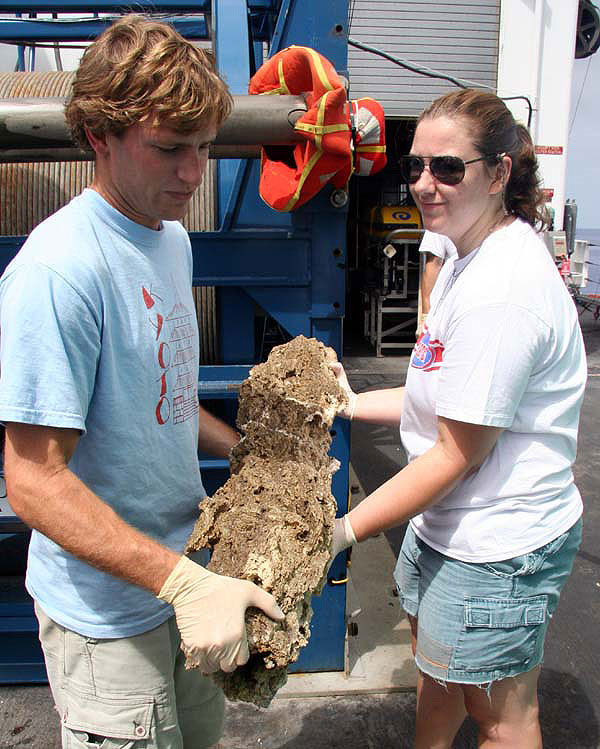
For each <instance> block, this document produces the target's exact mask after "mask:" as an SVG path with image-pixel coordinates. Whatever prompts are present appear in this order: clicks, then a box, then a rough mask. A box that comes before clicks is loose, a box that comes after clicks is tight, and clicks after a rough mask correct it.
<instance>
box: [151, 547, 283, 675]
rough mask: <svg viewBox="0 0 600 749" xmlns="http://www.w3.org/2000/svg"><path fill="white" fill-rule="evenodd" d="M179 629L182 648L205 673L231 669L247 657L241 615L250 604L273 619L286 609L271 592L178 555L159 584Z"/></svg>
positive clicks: (281, 617) (162, 598)
mask: <svg viewBox="0 0 600 749" xmlns="http://www.w3.org/2000/svg"><path fill="white" fill-rule="evenodd" d="M158 597H159V598H160V599H161V600H163V601H166V602H167V603H170V604H171V605H172V606H173V609H174V611H175V620H176V622H177V627H178V628H179V632H180V634H181V649H182V650H183V652H184V653H185V654H186V656H187V657H188V658H189V659H190V660H192V661H193V663H194V665H195V666H197V667H198V668H200V670H201V671H202V672H203V673H205V674H210V673H213V672H214V671H218V670H219V669H221V671H233V670H234V669H235V668H237V666H241V665H243V664H244V663H246V661H247V660H248V658H249V652H248V641H247V639H246V625H245V622H244V615H245V613H246V609H247V608H248V607H249V606H256V607H257V608H259V609H262V610H263V611H264V612H265V614H266V615H267V616H270V617H271V619H275V621H282V620H283V619H284V614H283V612H282V611H281V609H280V608H279V606H278V605H277V602H276V601H275V599H274V598H273V596H272V595H271V594H270V593H267V592H266V591H265V590H262V588H259V587H258V586H257V585H254V583H251V582H249V581H248V580H238V579H237V578H234V577H226V576H225V575H216V574H215V573H214V572H210V570H207V569H206V568H204V567H201V566H200V565H199V564H196V563H195V562H192V560H191V559H188V558H187V557H186V556H182V557H181V558H180V560H179V561H178V562H177V564H176V565H175V567H174V569H173V571H172V572H171V574H170V575H169V577H168V578H167V579H166V580H165V583H164V585H163V586H162V588H161V589H160V592H159V594H158Z"/></svg>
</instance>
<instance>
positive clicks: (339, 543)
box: [331, 515, 356, 562]
mask: <svg viewBox="0 0 600 749" xmlns="http://www.w3.org/2000/svg"><path fill="white" fill-rule="evenodd" d="M355 543H356V536H355V535H354V531H353V530H352V526H351V525H350V520H349V519H348V515H344V516H343V517H341V518H336V519H335V523H334V525H333V539H332V542H331V561H332V562H333V560H334V559H335V558H336V557H337V555H338V554H339V553H340V551H344V549H347V548H348V547H349V546H354V544H355Z"/></svg>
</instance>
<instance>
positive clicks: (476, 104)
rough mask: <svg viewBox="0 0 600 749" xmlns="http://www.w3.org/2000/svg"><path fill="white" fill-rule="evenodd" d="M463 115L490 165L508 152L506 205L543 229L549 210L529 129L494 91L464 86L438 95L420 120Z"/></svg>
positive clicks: (474, 141) (476, 144) (476, 145)
mask: <svg viewBox="0 0 600 749" xmlns="http://www.w3.org/2000/svg"><path fill="white" fill-rule="evenodd" d="M442 116H443V117H452V118H458V117H460V118H462V119H463V120H465V121H466V122H467V124H468V127H469V129H470V131H471V135H472V138H473V145H474V146H475V148H476V149H477V150H478V151H479V153H480V154H481V155H482V156H486V157H488V158H487V159H486V161H487V163H488V164H489V165H490V166H494V165H495V164H497V163H498V161H499V157H500V156H501V155H503V154H508V155H509V156H510V157H511V159H512V169H511V173H510V177H509V179H508V182H507V183H506V185H505V189H504V206H505V209H506V211H507V212H508V213H509V214H512V215H513V216H518V217H519V218H522V219H523V220H524V221H527V223H528V224H531V226H536V227H538V228H540V229H542V228H544V227H545V226H547V224H548V223H549V221H548V212H547V210H546V208H545V205H544V204H545V199H544V195H543V192H542V190H541V189H540V177H539V173H538V163H537V158H536V155H535V149H534V147H533V142H532V140H531V136H530V134H529V131H528V130H527V128H526V127H525V126H524V125H521V124H520V123H517V122H516V121H515V119H514V117H513V115H512V113H511V111H510V110H509V109H508V107H507V106H506V104H505V103H504V102H503V101H502V99H500V98H499V97H498V96H496V95H495V94H493V93H490V92H488V91H480V90H478V89H470V88H467V89H461V90H460V91H454V92H452V93H450V94H446V95H445V96H442V97H440V98H439V99H436V100H435V101H434V102H433V104H431V106H430V107H428V108H427V109H426V110H425V111H424V112H423V113H422V114H421V116H420V117H419V120H418V122H421V120H424V119H430V118H434V117H442Z"/></svg>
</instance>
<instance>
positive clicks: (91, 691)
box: [36, 604, 225, 749]
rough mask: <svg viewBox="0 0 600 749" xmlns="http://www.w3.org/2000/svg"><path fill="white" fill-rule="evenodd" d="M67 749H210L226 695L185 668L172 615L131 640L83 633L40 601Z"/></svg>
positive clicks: (47, 657)
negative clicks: (59, 621) (54, 616)
mask: <svg viewBox="0 0 600 749" xmlns="http://www.w3.org/2000/svg"><path fill="white" fill-rule="evenodd" d="M36 615H37V617H38V620H39V623H40V641H41V643H42V648H43V650H44V657H45V660H46V670H47V672H48V680H49V682H50V687H51V689H52V696H53V697H54V701H55V703H56V708H57V710H58V713H59V715H60V719H61V738H62V746H63V749H92V748H93V747H97V749H184V747H185V749H205V748H206V747H210V746H212V745H214V744H216V743H217V742H218V740H219V738H220V737H221V733H222V729H223V715H224V703H225V700H224V696H223V692H222V691H221V689H220V688H219V687H217V686H216V685H215V684H214V682H213V681H212V679H210V678H208V677H206V676H203V675H202V674H201V673H200V671H198V670H197V669H190V670H186V669H185V667H184V661H185V657H184V655H183V653H182V652H181V649H180V647H179V643H180V638H179V631H178V630H177V626H176V624H175V617H171V618H170V619H168V620H167V621H166V622H164V623H163V624H161V625H160V626H159V627H156V628H155V629H152V630H150V631H149V632H144V633H142V634H140V635H135V636H133V637H124V638H120V639H95V638H92V637H83V636H82V635H79V634H77V633H76V632H72V631H71V630H69V629H65V628H64V627H61V626H60V625H59V624H57V623H56V622H54V621H52V620H51V619H49V618H48V617H47V616H46V615H45V614H44V612H43V611H42V610H41V608H40V607H39V605H37V604H36Z"/></svg>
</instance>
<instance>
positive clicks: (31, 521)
mask: <svg viewBox="0 0 600 749" xmlns="http://www.w3.org/2000/svg"><path fill="white" fill-rule="evenodd" d="M231 106H232V100H231V96H230V94H229V92H228V90H227V87H226V86H225V84H224V83H223V82H222V81H221V79H220V78H219V77H218V75H217V73H216V72H215V70H214V65H213V63H212V60H211V58H210V57H209V56H207V55H206V54H205V53H204V52H203V51H201V50H199V49H197V48H196V47H194V46H193V45H192V44H190V43H189V42H187V41H186V40H185V39H183V38H182V37H181V36H180V35H179V34H177V33H176V32H175V31H174V29H172V28H171V27H170V26H168V25H166V24H163V23H156V22H153V21H150V20H146V19H144V18H142V17H140V16H128V17H127V16H126V17H124V18H122V19H121V20H119V21H117V22H116V23H115V24H114V25H113V26H111V27H110V28H109V29H107V30H106V31H105V32H104V33H103V34H102V35H101V36H100V37H98V39H97V40H96V41H95V42H94V43H93V44H92V45H91V46H90V47H89V48H88V49H87V50H86V52H85V54H84V56H83V58H82V61H81V64H80V67H79V69H78V71H77V74H76V78H75V81H74V85H73V94H72V98H71V100H70V102H69V103H68V105H67V109H66V116H67V121H68V123H69V125H70V127H71V130H72V132H73V134H74V137H75V138H76V140H78V141H79V142H80V143H82V144H84V145H87V146H89V147H91V148H93V150H94V152H95V157H96V170H95V178H94V182H93V184H92V186H91V189H86V190H84V191H83V193H82V194H81V195H79V196H78V197H76V198H75V199H74V200H73V201H71V203H70V204H69V205H67V206H66V207H65V208H63V209H61V210H60V211H58V212H57V213H56V214H54V215H53V216H51V217H50V218H49V219H47V220H46V221H44V222H43V223H41V224H40V225H39V226H38V227H36V229H35V230H34V231H33V232H32V233H31V235H30V237H29V238H28V240H27V242H26V243H25V245H24V246H23V248H22V250H21V251H20V252H19V254H18V256H17V257H16V258H15V260H13V262H12V263H11V264H10V266H9V267H8V268H7V270H6V272H5V274H4V276H3V278H2V281H1V283H0V325H1V348H0V355H1V377H0V419H2V421H3V422H4V423H5V424H6V453H5V472H6V480H7V486H8V495H9V500H10V502H11V505H12V507H13V509H14V511H15V512H16V513H17V514H18V515H19V516H20V517H21V518H22V519H23V520H24V521H25V522H26V523H27V524H28V525H29V526H31V527H32V528H33V529H34V530H33V533H32V539H31V544H30V551H29V561H28V569H27V576H26V585H27V589H28V591H29V592H30V594H31V595H32V596H33V598H34V599H35V602H36V613H37V615H38V618H39V621H40V639H41V642H42V646H43V649H44V654H45V658H46V665H47V671H48V676H49V680H50V685H51V688H52V692H53V696H54V699H55V702H56V704H57V707H58V710H59V713H60V716H61V721H62V740H63V746H69V747H71V746H95V745H96V744H97V745H102V744H103V742H104V741H105V740H107V744H108V743H110V744H111V746H112V745H113V742H112V741H111V739H112V740H115V739H120V740H125V741H131V742H134V743H132V744H131V745H132V746H135V742H137V741H141V740H143V742H144V743H143V746H144V747H145V748H150V747H159V746H160V747H170V748H173V749H175V748H178V749H179V748H181V747H185V748H186V749H189V748H191V747H194V749H196V748H198V749H199V748H200V747H208V746H211V745H214V744H215V742H216V741H218V740H219V737H220V735H221V730H222V719H223V703H224V700H223V696H222V693H221V692H220V690H218V689H217V688H216V687H215V685H214V684H213V683H212V681H211V680H209V679H208V678H207V677H205V676H203V675H202V672H203V673H205V674H206V673H210V672H213V671H215V670H217V669H219V668H221V669H223V670H225V671H231V670H233V669H234V668H235V667H236V666H237V665H240V664H242V663H244V662H245V661H246V660H247V659H248V646H247V642H246V635H245V628H244V613H245V610H246V607H247V606H258V607H260V608H261V609H262V610H263V611H264V612H265V613H266V614H268V615H269V616H271V617H273V618H274V619H281V618H282V616H283V615H282V613H281V611H280V610H279V608H278V606H277V604H276V602H275V600H274V599H273V597H272V596H270V595H269V594H268V593H266V592H265V591H263V590H261V589H260V588H258V587H257V586H255V585H253V584H252V583H249V582H247V581H242V580H234V579H231V578H227V577H222V576H219V575H215V574H213V573H210V572H208V571H207V570H205V569H204V568H203V567H201V566H200V565H199V564H196V563H195V562H193V561H192V560H190V559H189V558H186V557H184V556H182V549H183V548H184V545H185V542H186V540H187V538H188V535H189V533H190V531H191V528H192V525H193V522H194V519H195V516H196V515H197V512H196V508H197V504H198V502H199V501H200V500H201V499H202V498H203V496H204V495H205V492H204V489H203V487H202V482H201V479H200V473H199V469H198V459H197V450H198V447H200V448H202V449H208V450H210V451H211V452H212V453H213V454H215V455H219V456H227V455H228V453H229V449H230V448H231V447H232V445H233V444H235V442H236V441H237V440H238V435H237V433H236V432H235V431H234V430H233V429H231V428H230V427H229V426H227V425H226V424H224V423H223V422H221V421H220V420H218V419H216V418H215V417H213V416H211V415H210V414H208V413H207V412H206V411H204V410H203V409H201V408H200V406H199V404H198V398H197V382H196V381H197V373H198V330H197V324H196V318H195V315H194V312H193V311H194V303H193V298H192V292H191V273H192V260H191V250H190V243H189V238H188V236H187V233H186V232H185V231H184V229H183V227H182V226H181V224H179V223H178V219H180V218H181V217H182V216H183V215H184V212H185V210H186V208H187V206H188V203H189V201H190V198H191V197H192V194H193V193H194V191H195V189H196V188H197V187H198V185H199V184H200V182H201V180H202V176H203V174H204V171H205V168H206V163H207V158H208V148H209V144H210V143H211V141H212V140H213V139H214V138H215V135H216V132H217V129H218V128H219V126H220V125H221V123H222V122H223V120H224V119H225V118H226V117H227V115H228V114H229V112H230V109H231ZM169 604H172V606H173V609H171V606H169ZM173 611H174V613H175V618H174V617H173ZM180 641H181V649H182V650H183V651H184V652H185V653H186V654H188V655H189V656H190V658H191V659H192V660H193V661H194V662H195V663H196V664H197V665H198V666H199V668H198V669H193V670H191V671H186V670H185V669H184V667H183V660H184V658H183V653H182V652H181V651H180V647H179V646H180ZM128 745H129V744H128Z"/></svg>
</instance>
